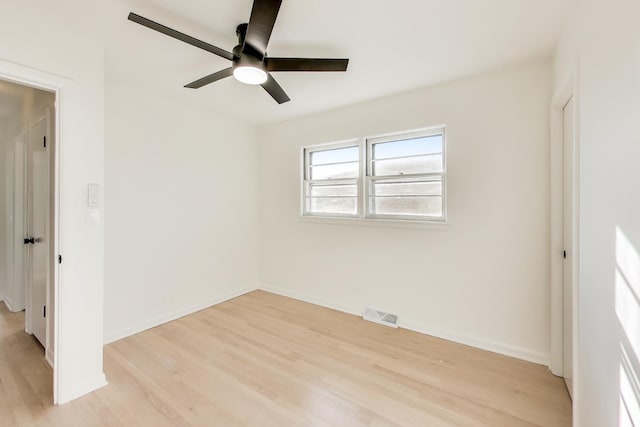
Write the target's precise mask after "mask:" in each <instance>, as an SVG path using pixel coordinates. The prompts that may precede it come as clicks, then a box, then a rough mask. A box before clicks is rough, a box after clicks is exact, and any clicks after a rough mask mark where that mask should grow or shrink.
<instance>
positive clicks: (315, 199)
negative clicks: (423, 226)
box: [302, 128, 446, 221]
mask: <svg viewBox="0 0 640 427" xmlns="http://www.w3.org/2000/svg"><path fill="white" fill-rule="evenodd" d="M361 159H362V161H361ZM365 166H366V167H365ZM445 169H446V168H445V132H444V128H435V129H429V130H422V131H414V132H405V133H402V134H395V135H391V136H384V137H371V138H362V139H360V140H354V141H348V142H345V143H339V144H331V145H320V146H313V147H307V148H305V149H303V170H304V172H303V191H302V196H303V206H302V213H303V215H305V216H325V217H336V216H337V217H341V216H342V217H345V216H346V217H354V218H362V219H366V218H370V219H395V220H423V221H424V220H426V221H442V220H444V219H445V211H446V209H445Z"/></svg>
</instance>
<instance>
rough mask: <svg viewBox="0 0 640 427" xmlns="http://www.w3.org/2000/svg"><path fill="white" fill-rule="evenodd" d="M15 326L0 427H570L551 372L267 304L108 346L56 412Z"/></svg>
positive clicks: (48, 376) (318, 310)
mask: <svg viewBox="0 0 640 427" xmlns="http://www.w3.org/2000/svg"><path fill="white" fill-rule="evenodd" d="M23 329H24V313H10V312H9V311H8V310H7V309H6V308H5V307H4V305H3V304H0V427H23V426H65V427H66V426H71V427H73V426H82V427H87V426H96V427H97V426H101V427H102V426H105V427H110V426H114V427H117V426H127V427H129V426H144V427H146V426H154V427H156V426H158V427H169V426H224V427H229V426H260V427H263V426H277V427H283V426H319V427H320V426H322V427H324V426H430V427H452V426H479V427H481V426H486V427H532V426H540V427H568V426H570V425H571V402H570V400H569V397H568V394H567V392H566V389H565V387H564V384H563V383H562V380H561V379H559V378H556V377H554V376H553V375H551V374H550V373H549V371H548V369H547V368H545V367H543V366H540V365H536V364H532V363H528V362H524V361H521V360H517V359H513V358H509V357H506V356H501V355H498V354H494V353H490V352H487V351H482V350H478V349H475V348H471V347H468V346H464V345H460V344H456V343H452V342H449V341H445V340H441V339H437V338H434V337H429V336H425V335H421V334H418V333H415V332H411V331H408V330H404V329H391V328H387V327H384V326H381V325H377V324H373V323H370V322H365V321H363V320H362V319H360V318H358V317H356V316H352V315H349V314H345V313H340V312H337V311H334V310H330V309H327V308H323V307H318V306H314V305H312V304H307V303H304V302H301V301H296V300H293V299H289V298H285V297H281V296H278V295H274V294H270V293H268V292H263V291H255V292H252V293H250V294H247V295H243V296H241V297H238V298H236V299H233V300H231V301H228V302H226V303H222V304H219V305H217V306H214V307H211V308H208V309H206V310H202V311H200V312H198V313H194V314H192V315H190V316H186V317H183V318H181V319H178V320H176V321H173V322H170V323H167V324H165V325H162V326H159V327H157V328H153V329H150V330H148V331H145V332H143V333H140V334H137V335H134V336H132V337H128V338H126V339H123V340H121V341H118V342H115V343H112V344H110V345H108V346H106V347H105V351H104V363H105V373H106V375H107V378H108V380H109V383H110V384H109V385H108V386H107V387H104V388H102V389H100V390H98V391H96V392H94V393H92V394H90V395H88V396H85V397H83V398H80V399H77V400H75V401H74V402H71V403H69V404H66V405H62V406H53V405H52V404H51V394H52V372H51V369H50V368H49V366H48V365H47V363H46V362H45V360H44V352H43V351H42V348H41V347H40V346H39V344H38V343H37V341H36V340H34V339H33V338H32V337H30V336H29V335H27V334H25V333H24V330H23Z"/></svg>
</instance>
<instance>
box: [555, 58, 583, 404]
mask: <svg viewBox="0 0 640 427" xmlns="http://www.w3.org/2000/svg"><path fill="white" fill-rule="evenodd" d="M577 74H578V73H577V69H576V70H575V71H574V72H573V73H571V74H570V75H568V76H567V79H566V80H565V81H564V82H563V83H562V84H560V85H559V86H558V88H557V90H556V93H555V94H554V96H553V99H552V102H551V117H550V121H551V123H550V124H551V140H550V160H551V165H550V183H551V186H550V200H551V206H550V253H549V255H550V258H549V262H550V305H551V331H550V332H551V342H550V355H549V368H550V370H551V372H552V373H553V374H554V375H557V376H559V377H562V378H563V380H564V381H565V383H566V385H567V391H568V393H569V395H570V396H571V399H572V401H573V402H574V408H575V407H576V402H578V401H579V399H580V395H579V390H580V385H579V380H580V375H579V371H580V365H579V362H580V360H579V358H578V349H579V341H580V340H579V336H580V334H579V329H580V328H579V327H580V324H579V317H580V316H579V312H580V298H579V292H580V278H579V272H580V269H579V265H580V254H579V249H580V245H579V240H580V238H579V237H580V236H579V232H578V230H579V221H580V215H579V205H580V201H579V199H580V154H579V153H580V132H579V131H580V127H579V122H580V111H579V110H580V108H579V106H580V103H579V92H578V87H577V86H576V79H575V76H576V75H577ZM574 415H575V414H574Z"/></svg>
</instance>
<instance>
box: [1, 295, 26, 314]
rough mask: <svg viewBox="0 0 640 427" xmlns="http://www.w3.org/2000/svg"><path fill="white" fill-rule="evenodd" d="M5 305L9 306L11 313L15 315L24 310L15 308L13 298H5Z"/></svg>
mask: <svg viewBox="0 0 640 427" xmlns="http://www.w3.org/2000/svg"><path fill="white" fill-rule="evenodd" d="M4 304H5V305H6V306H7V308H8V309H9V311H10V312H12V313H15V312H16V311H22V310H16V309H14V308H13V301H11V298H9V297H5V299H4Z"/></svg>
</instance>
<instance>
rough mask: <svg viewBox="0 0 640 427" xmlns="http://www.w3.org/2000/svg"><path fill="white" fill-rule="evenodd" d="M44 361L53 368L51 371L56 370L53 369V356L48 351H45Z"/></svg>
mask: <svg viewBox="0 0 640 427" xmlns="http://www.w3.org/2000/svg"><path fill="white" fill-rule="evenodd" d="M44 360H46V361H47V363H48V364H49V366H51V369H55V368H54V367H53V359H52V358H51V354H50V353H49V352H47V351H45V355H44Z"/></svg>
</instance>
